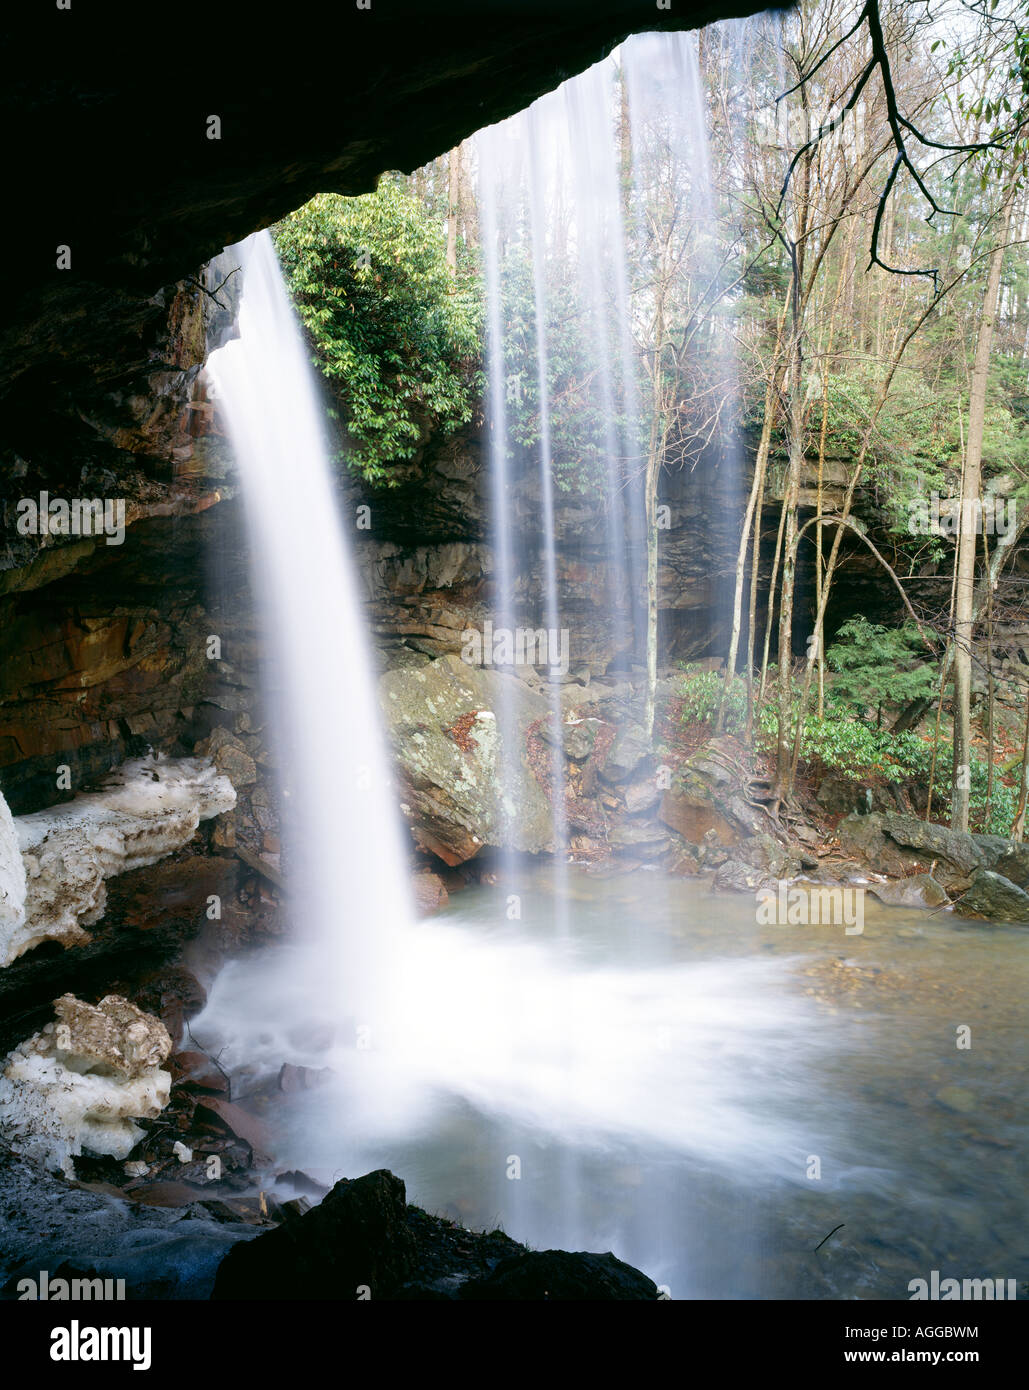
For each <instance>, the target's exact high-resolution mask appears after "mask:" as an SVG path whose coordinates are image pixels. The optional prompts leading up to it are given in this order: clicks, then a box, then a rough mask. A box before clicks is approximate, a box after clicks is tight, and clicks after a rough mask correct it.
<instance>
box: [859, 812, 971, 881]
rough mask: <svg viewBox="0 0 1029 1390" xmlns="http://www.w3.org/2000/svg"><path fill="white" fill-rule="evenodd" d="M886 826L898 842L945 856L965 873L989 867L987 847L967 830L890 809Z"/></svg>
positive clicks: (884, 821)
mask: <svg viewBox="0 0 1029 1390" xmlns="http://www.w3.org/2000/svg"><path fill="white" fill-rule="evenodd" d="M882 828H883V829H884V830H885V832H886V834H887V835H889V836H890V838H891V839H893V840H895V841H896V842H897V844H899V845H905V846H907V847H909V848H911V849H917V850H921V851H922V853H923V854H924V855H928V856H929V858H931V859H945V860H946V861H947V863H948V864H951V865H953V866H954V868H955V869H957V870H958V871H959V872H960V873H962V874H965V875H968V874H972V873H974V872H975V870H976V869H982V868H985V867H986V864H987V857H986V854H985V853H984V851H983V849H982V848H981V847H980V846H979V845H977V844H976V842H975V840H974V839H973V837H972V836H971V835H966V834H965V833H964V832H963V831H960V830H951V829H949V828H948V827H947V826H945V825H934V824H933V823H932V822H931V821H922V820H917V819H916V818H915V817H914V816H901V815H896V814H895V813H893V812H888V811H887V812H884V813H883V815H882Z"/></svg>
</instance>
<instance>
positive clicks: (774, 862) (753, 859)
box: [712, 834, 800, 892]
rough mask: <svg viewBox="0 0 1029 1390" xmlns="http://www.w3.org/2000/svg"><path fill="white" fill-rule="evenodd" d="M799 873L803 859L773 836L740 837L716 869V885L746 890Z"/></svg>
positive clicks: (717, 886)
mask: <svg viewBox="0 0 1029 1390" xmlns="http://www.w3.org/2000/svg"><path fill="white" fill-rule="evenodd" d="M799 872H800V860H799V859H798V857H797V856H796V855H795V854H794V853H793V852H792V850H790V849H787V848H786V847H785V846H784V845H781V844H780V843H779V841H778V840H776V839H774V838H773V837H772V836H771V835H768V834H762V835H750V836H748V837H747V838H746V839H744V840H741V841H740V843H739V844H738V845H736V846H735V848H734V849H733V850H732V852H731V854H730V857H729V858H728V859H727V860H726V861H725V863H724V864H722V866H721V867H720V868H719V869H718V870H717V871H716V873H715V876H714V879H713V880H712V882H713V883H714V886H715V887H716V888H732V889H735V890H736V891H738V892H745V891H748V890H752V889H755V888H765V887H770V886H774V885H775V884H777V883H779V882H781V881H782V880H783V879H789V878H793V877H795V875H796V874H798V873H799Z"/></svg>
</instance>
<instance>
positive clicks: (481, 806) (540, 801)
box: [380, 655, 553, 866]
mask: <svg viewBox="0 0 1029 1390" xmlns="http://www.w3.org/2000/svg"><path fill="white" fill-rule="evenodd" d="M380 697H381V700H382V705H383V709H384V711H385V714H386V718H387V721H388V724H389V728H390V733H391V735H392V741H393V745H394V748H395V751H396V760H397V766H398V768H399V771H400V775H401V778H402V780H403V783H404V786H403V791H402V804H401V810H402V811H403V813H404V815H405V817H406V818H407V822H408V825H409V826H410V829H411V834H412V837H413V838H414V841H415V844H416V845H417V846H418V848H419V849H422V850H427V851H428V852H430V853H432V854H435V855H436V856H437V858H439V859H442V860H443V862H444V863H445V864H449V865H451V866H453V865H455V864H461V863H463V862H464V861H465V860H468V859H471V858H472V857H473V856H474V855H476V854H478V853H479V851H480V850H481V849H482V848H483V846H484V845H492V846H507V847H510V848H512V849H517V850H522V851H525V852H527V853H533V854H538V853H542V852H544V851H546V850H549V849H551V848H552V844H553V827H552V823H551V815H550V805H549V802H548V801H547V799H546V796H545V795H544V793H543V791H542V788H541V787H540V785H539V783H538V782H537V780H536V777H535V774H534V773H533V771H532V769H531V767H530V765H529V762H528V757H527V752H526V744H527V739H528V734H529V729H530V727H531V726H532V725H535V724H537V723H538V722H539V721H542V720H544V719H545V718H546V717H547V716H548V715H549V712H550V705H549V703H548V701H547V700H545V699H544V698H543V697H542V696H540V695H537V694H535V693H534V692H533V691H532V690H531V689H530V688H529V687H528V686H527V685H526V684H525V682H524V681H521V680H519V679H518V678H517V677H516V676H510V675H505V674H503V673H501V672H499V671H495V670H493V669H490V668H485V669H484V668H481V667H478V666H471V665H468V664H466V663H465V662H464V661H462V660H461V658H460V657H459V656H455V655H449V656H444V657H440V659H439V660H437V661H432V662H428V663H426V664H424V665H421V666H403V667H399V668H395V669H393V670H391V671H387V672H386V674H385V675H384V676H383V677H382V681H381V683H380ZM508 704H509V705H510V708H511V711H512V725H513V732H512V738H513V740H514V742H515V749H516V753H517V756H516V757H515V758H514V759H513V760H512V761H513V778H514V785H513V786H512V787H511V788H510V793H509V795H508V797H507V798H505V799H503V800H502V799H501V798H499V797H498V795H497V791H498V787H499V785H500V781H501V774H502V770H503V769H502V757H501V739H502V734H501V715H502V710H503V709H504V708H505V707H506V706H507V705H508ZM498 803H500V804H498Z"/></svg>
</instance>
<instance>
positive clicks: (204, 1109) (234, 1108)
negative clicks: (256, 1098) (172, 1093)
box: [194, 1096, 272, 1154]
mask: <svg viewBox="0 0 1029 1390" xmlns="http://www.w3.org/2000/svg"><path fill="white" fill-rule="evenodd" d="M194 1119H195V1121H196V1123H197V1124H198V1125H205V1126H207V1127H208V1128H212V1129H214V1130H215V1131H216V1132H218V1133H221V1134H225V1133H228V1134H232V1135H234V1136H235V1137H236V1138H237V1139H242V1140H243V1141H244V1142H245V1143H247V1144H249V1145H251V1147H252V1148H254V1149H255V1150H257V1151H258V1152H259V1153H262V1154H268V1153H270V1152H271V1149H272V1143H271V1136H270V1134H269V1131H268V1127H267V1125H265V1123H264V1122H263V1120H260V1119H258V1117H257V1116H256V1115H251V1114H250V1112H249V1110H244V1109H243V1107H242V1106H240V1105H234V1104H233V1103H232V1101H228V1100H223V1099H222V1098H221V1097H220V1096H205V1097H204V1098H203V1099H202V1100H201V1101H200V1102H199V1103H198V1105H197V1108H196V1111H195V1112H194Z"/></svg>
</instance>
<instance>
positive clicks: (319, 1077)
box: [279, 1062, 332, 1095]
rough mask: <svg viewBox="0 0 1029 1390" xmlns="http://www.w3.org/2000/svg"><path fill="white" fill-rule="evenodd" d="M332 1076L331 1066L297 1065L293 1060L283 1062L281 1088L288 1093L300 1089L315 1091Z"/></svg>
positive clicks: (280, 1079) (293, 1093) (291, 1093)
mask: <svg viewBox="0 0 1029 1390" xmlns="http://www.w3.org/2000/svg"><path fill="white" fill-rule="evenodd" d="M331 1077H332V1069H331V1067H318V1068H314V1067H297V1066H294V1065H293V1064H292V1062H283V1064H282V1068H281V1070H280V1071H279V1090H280V1091H283V1092H285V1094H286V1095H295V1094H296V1093H297V1092H298V1091H313V1090H316V1089H317V1088H318V1087H319V1086H324V1085H325V1083H326V1082H327V1081H329V1080H330V1079H331Z"/></svg>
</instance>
